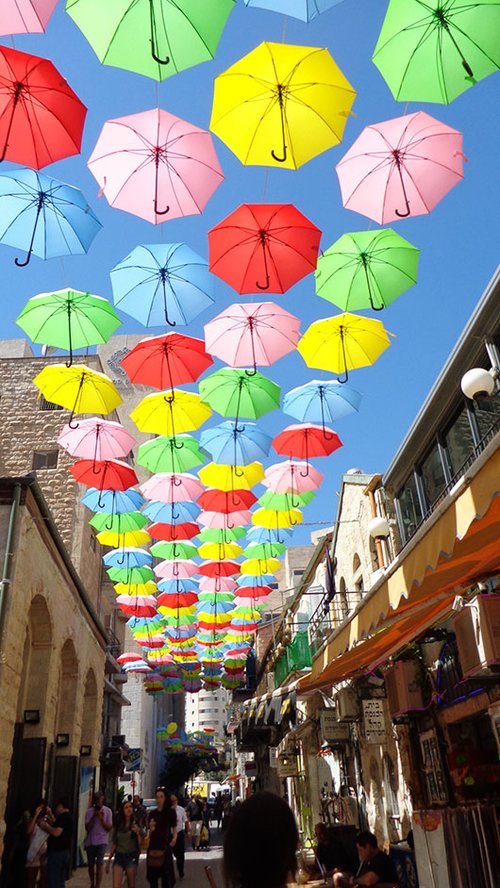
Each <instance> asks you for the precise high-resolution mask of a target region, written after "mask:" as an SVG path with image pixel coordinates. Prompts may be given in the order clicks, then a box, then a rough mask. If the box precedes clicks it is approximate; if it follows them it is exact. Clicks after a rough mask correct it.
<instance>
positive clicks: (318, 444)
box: [273, 423, 342, 462]
mask: <svg viewBox="0 0 500 888" xmlns="http://www.w3.org/2000/svg"><path fill="white" fill-rule="evenodd" d="M273 447H274V449H275V451H276V453H280V454H282V455H283V456H289V457H297V459H304V460H305V461H306V462H309V459H310V458H311V457H316V456H329V455H330V454H331V453H334V451H335V450H338V449H339V448H340V447H342V441H341V440H340V438H339V436H338V435H337V434H336V433H335V432H334V431H333V429H329V428H327V427H326V426H315V425H308V424H307V423H297V424H295V425H289V426H287V427H286V429H283V431H282V432H280V433H279V435H276V437H275V438H273Z"/></svg>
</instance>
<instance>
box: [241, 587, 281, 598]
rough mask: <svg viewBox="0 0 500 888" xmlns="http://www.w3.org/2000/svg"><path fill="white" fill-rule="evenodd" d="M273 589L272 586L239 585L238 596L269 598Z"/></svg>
mask: <svg viewBox="0 0 500 888" xmlns="http://www.w3.org/2000/svg"><path fill="white" fill-rule="evenodd" d="M272 591H273V590H272V589H271V587H270V586H238V598H255V599H257V598H267V596H268V595H270V594H271V592H272Z"/></svg>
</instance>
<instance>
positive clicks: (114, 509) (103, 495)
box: [81, 487, 144, 516]
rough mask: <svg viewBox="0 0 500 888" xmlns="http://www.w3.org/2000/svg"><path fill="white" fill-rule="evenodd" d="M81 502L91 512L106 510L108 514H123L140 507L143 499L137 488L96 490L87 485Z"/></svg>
mask: <svg viewBox="0 0 500 888" xmlns="http://www.w3.org/2000/svg"><path fill="white" fill-rule="evenodd" d="M81 502H82V503H83V505H84V506H87V509H90V511H91V512H106V513H107V514H108V515H111V516H113V515H125V514H126V513H127V512H135V511H136V510H137V509H140V507H141V506H142V504H143V503H144V499H143V497H142V496H141V494H140V493H138V492H137V490H134V489H133V488H132V487H130V488H129V489H128V490H98V489H97V488H96V487H89V489H88V490H87V493H86V494H85V496H82V499H81Z"/></svg>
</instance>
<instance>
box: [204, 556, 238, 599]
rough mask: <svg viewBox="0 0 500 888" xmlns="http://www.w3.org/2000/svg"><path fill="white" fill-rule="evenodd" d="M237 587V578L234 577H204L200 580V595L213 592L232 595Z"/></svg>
mask: <svg viewBox="0 0 500 888" xmlns="http://www.w3.org/2000/svg"><path fill="white" fill-rule="evenodd" d="M200 554H201V551H200ZM236 588H237V584H236V580H233V578H232V577H202V578H201V580H200V582H199V589H200V597H201V596H202V595H212V594H213V593H217V595H218V596H220V595H231V594H232V592H233V590H234V589H236Z"/></svg>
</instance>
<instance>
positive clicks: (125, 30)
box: [66, 0, 235, 80]
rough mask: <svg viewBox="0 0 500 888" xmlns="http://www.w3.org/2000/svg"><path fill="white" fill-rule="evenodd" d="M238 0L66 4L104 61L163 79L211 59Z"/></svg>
mask: <svg viewBox="0 0 500 888" xmlns="http://www.w3.org/2000/svg"><path fill="white" fill-rule="evenodd" d="M234 2H235V0H211V3H210V7H209V8H207V6H206V4H205V3H192V2H189V0H164V2H159V0H156V2H155V0H124V2H118V3H117V2H113V3H112V2H109V3H108V4H107V5H106V6H105V7H103V5H102V2H101V0H66V9H67V11H68V13H69V15H70V16H71V18H72V19H73V20H74V21H75V22H76V24H77V25H78V27H79V28H80V30H81V31H82V32H83V33H84V34H85V37H86V38H87V40H88V41H89V43H90V45H91V46H92V49H93V50H94V52H95V53H96V55H97V57H98V59H99V60H100V61H101V62H103V64H105V65H114V66H115V67H117V68H125V70H126V71H135V72H136V73H137V74H144V75H145V76H146V77H152V78H153V79H154V80H164V79H165V78H166V77H171V76H172V74H176V73H177V72H178V71H183V70H184V69H185V68H190V67H192V66H193V65H199V64H200V62H205V61H208V60H209V59H213V57H214V55H215V51H216V49H217V45H218V43H219V40H220V37H221V34H222V31H223V30H224V26H225V24H226V21H227V19H228V17H229V14H230V12H231V10H232V9H233V6H234Z"/></svg>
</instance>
